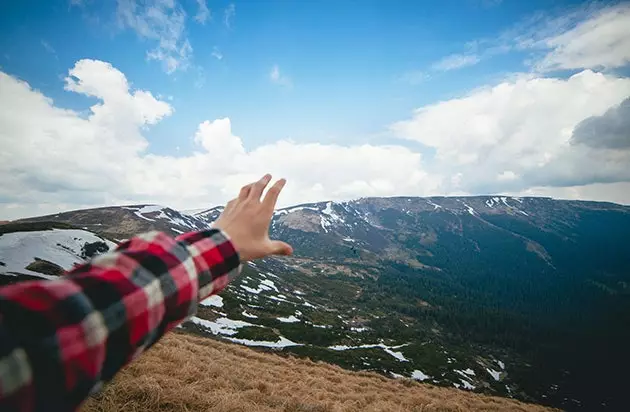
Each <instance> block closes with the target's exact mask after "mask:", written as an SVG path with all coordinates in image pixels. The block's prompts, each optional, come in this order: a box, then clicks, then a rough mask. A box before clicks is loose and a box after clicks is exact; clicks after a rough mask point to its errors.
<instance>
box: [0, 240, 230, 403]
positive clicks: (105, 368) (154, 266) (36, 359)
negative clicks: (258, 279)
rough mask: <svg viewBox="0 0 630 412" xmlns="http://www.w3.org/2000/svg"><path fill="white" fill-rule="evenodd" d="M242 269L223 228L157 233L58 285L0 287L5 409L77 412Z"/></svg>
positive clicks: (0, 393)
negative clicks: (87, 400) (70, 411)
mask: <svg viewBox="0 0 630 412" xmlns="http://www.w3.org/2000/svg"><path fill="white" fill-rule="evenodd" d="M240 269H241V265H240V261H239V256H238V253H237V252H236V250H235V249H234V246H233V244H232V243H231V241H230V240H229V239H228V238H227V235H226V234H225V233H223V232H221V231H219V230H217V229H211V230H206V231H201V232H191V233H187V234H184V235H182V236H179V237H177V238H176V239H173V238H172V237H170V236H167V235H165V234H164V233H160V232H150V233H146V234H144V235H141V236H138V237H134V238H132V239H130V240H128V241H126V242H124V243H123V244H121V245H119V247H118V248H117V249H116V250H115V251H114V252H111V253H108V254H105V255H102V256H100V257H97V258H95V259H93V260H92V261H91V262H89V263H86V264H84V265H82V266H79V267H77V268H75V269H73V270H72V271H70V272H69V273H68V276H66V277H63V278H60V279H58V280H50V281H33V282H23V283H18V284H15V285H11V286H7V287H4V288H0V410H1V411H44V410H45V411H68V410H75V409H76V408H77V407H78V406H79V405H80V404H81V402H82V401H83V400H84V399H85V398H86V397H87V396H88V395H89V394H90V393H92V392H95V391H97V390H98V389H99V388H100V387H101V386H102V384H103V383H104V382H107V381H109V380H110V379H111V378H112V377H113V376H114V375H115V374H116V372H118V371H119V370H120V369H121V368H122V367H123V366H125V365H126V364H127V363H129V362H130V361H131V360H133V359H134V358H135V357H137V356H138V355H139V354H141V353H142V352H143V351H144V350H146V349H147V348H148V347H150V346H151V345H153V344H154V343H155V342H156V341H157V340H158V339H159V338H160V337H161V336H162V335H164V334H165V333H166V332H168V331H169V330H171V329H173V328H174V327H175V326H177V325H179V324H180V323H181V322H182V321H184V320H186V319H187V318H189V317H190V316H192V315H193V314H194V313H195V311H196V307H197V302H198V301H200V300H203V299H205V298H206V297H208V296H210V295H212V294H215V293H218V292H219V291H221V290H222V289H223V288H224V287H225V286H226V285H227V284H228V282H229V280H230V279H231V278H232V277H234V276H236V275H237V274H238V273H239V272H240Z"/></svg>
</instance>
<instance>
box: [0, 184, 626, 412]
mask: <svg viewBox="0 0 630 412" xmlns="http://www.w3.org/2000/svg"><path fill="white" fill-rule="evenodd" d="M221 210H222V208H221V207H214V208H210V209H206V210H204V211H201V212H199V213H196V214H195V215H193V216H190V215H186V214H182V213H180V212H177V211H176V210H174V209H170V208H165V207H160V206H154V205H128V206H124V207H109V208H101V209H89V210H82V211H75V212H66V213H61V214H57V215H49V216H45V217H40V218H32V219H26V221H27V222H31V223H36V222H38V221H45V220H51V219H52V220H57V221H59V222H62V223H69V224H72V225H74V226H78V227H85V228H87V229H89V230H93V231H95V232H97V233H99V234H100V235H103V236H105V235H107V236H109V237H110V238H112V237H113V238H114V239H115V240H121V239H122V238H126V237H129V236H132V235H133V234H135V233H137V231H145V230H164V231H166V232H167V233H170V234H172V235H177V234H178V233H179V232H182V231H185V230H193V228H195V229H203V228H207V227H210V225H211V222H212V221H213V220H214V219H216V217H218V215H219V214H220V212H221ZM270 232H271V236H272V237H274V238H279V239H282V240H284V241H287V242H289V243H291V244H292V245H293V246H294V250H295V254H294V256H293V257H291V258H267V259H264V260H261V261H257V262H251V263H250V264H247V265H245V267H244V273H243V275H242V276H241V277H240V278H238V279H237V280H236V281H235V282H234V283H233V284H231V285H230V286H229V287H228V288H227V289H226V290H225V291H224V292H223V293H222V294H221V295H220V296H219V297H217V298H216V299H214V300H211V301H209V302H206V303H205V304H204V303H202V304H201V306H200V308H199V312H198V315H197V317H196V318H193V319H192V321H191V322H189V323H187V324H185V325H184V329H185V330H188V331H189V332H192V333H196V334H202V335H204V336H213V337H219V338H222V339H227V340H231V341H232V342H236V343H240V344H243V345H247V346H257V347H264V348H268V349H270V350H282V351H285V352H289V353H292V354H296V355H299V356H307V357H310V358H311V359H314V360H324V361H327V362H331V363H335V364H338V365H341V366H343V367H345V368H348V369H353V370H370V371H375V372H378V373H381V374H384V375H388V376H395V377H400V376H404V377H409V378H412V379H417V380H425V381H429V382H431V383H433V384H436V385H442V386H456V387H459V388H462V389H465V390H474V391H478V392H484V393H488V394H494V395H501V396H508V397H515V398H518V399H521V400H526V401H536V402H541V403H544V404H547V405H552V406H556V407H562V408H565V409H569V410H571V409H580V408H585V409H586V410H589V408H590V409H593V408H597V409H599V408H602V407H603V406H602V405H604V406H607V407H608V408H610V409H611V410H615V405H619V404H618V403H617V402H620V401H621V400H620V398H619V397H618V396H616V395H615V394H616V393H618V392H619V390H620V386H619V385H621V379H622V376H621V375H618V374H617V373H616V372H614V371H612V372H611V370H609V368H607V367H606V365H608V364H612V363H615V364H622V365H623V364H625V363H624V362H627V363H628V366H629V367H630V362H628V360H627V357H626V356H625V352H624V349H623V348H624V347H625V346H624V345H627V344H630V336H629V333H628V332H627V328H625V327H624V325H626V324H630V323H628V322H630V316H628V313H630V279H629V278H628V274H629V273H630V262H628V259H627V256H629V255H630V249H629V247H628V243H627V242H626V241H625V240H626V237H627V233H629V232H630V207H628V206H623V205H617V204H614V203H605V202H588V201H586V202H585V201H565V200H554V199H551V198H539V197H524V198H516V197H507V196H473V197H429V198H419V197H389V198H362V199H357V200H354V201H348V202H332V201H328V202H316V203H304V204H301V205H295V206H290V207H286V208H281V209H278V210H276V211H275V212H274V216H273V219H272V223H271V228H270ZM0 239H1V237H0ZM219 298H220V299H219ZM611 313H614V314H615V316H612V317H611V315H610V314H611ZM565 372H568V373H569V374H568V375H567V374H566V373H565ZM590 376H598V379H597V380H596V381H595V380H593V379H592V378H590Z"/></svg>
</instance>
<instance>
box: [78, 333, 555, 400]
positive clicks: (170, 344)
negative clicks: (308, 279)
mask: <svg viewBox="0 0 630 412" xmlns="http://www.w3.org/2000/svg"><path fill="white" fill-rule="evenodd" d="M469 410H479V411H544V410H547V409H545V408H543V407H541V406H537V405H529V404H524V403H519V402H516V401H513V400H510V399H504V398H496V397H489V396H482V395H477V394H473V393H467V392H463V391H459V390H455V389H447V388H439V387H435V386H431V385H425V384H418V383H415V382H412V381H409V380H394V379H387V378H384V377H382V376H380V375H377V374H373V373H356V372H350V371H346V370H343V369H341V368H339V367H337V366H332V365H328V364H324V363H314V362H311V361H309V360H303V359H297V358H287V357H282V356H278V355H274V354H269V353H262V352H258V351H254V350H252V349H249V348H246V347H242V346H238V345H233V344H228V343H223V342H218V341H215V340H211V339H206V338H201V337H197V336H190V335H184V334H181V333H171V334H169V335H168V336H166V337H165V338H164V339H163V340H162V342H161V343H158V344H157V345H156V346H155V347H154V348H152V349H151V350H149V351H148V352H147V353H145V354H144V355H143V356H142V357H141V358H140V359H138V360H137V361H136V362H134V363H132V364H131V365H130V366H129V367H128V368H126V369H125V370H124V371H123V372H122V373H120V374H119V376H117V377H116V379H115V380H114V381H113V382H112V383H111V384H109V385H108V386H107V387H105V388H104V390H103V392H101V393H100V394H99V395H97V396H96V397H95V398H93V399H90V400H89V401H88V402H87V403H86V404H85V405H84V407H83V412H96V411H99V412H113V411H126V412H136V411H152V412H162V411H173V412H174V411H177V412H179V411H235V412H236V411H243V412H245V411H260V412H266V411H286V412H289V411H291V412H293V411H295V412H307V411H308V412H337V411H339V412H341V411H344V412H354V411H388V412H395V411H469Z"/></svg>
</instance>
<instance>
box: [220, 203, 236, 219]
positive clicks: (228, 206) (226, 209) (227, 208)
mask: <svg viewBox="0 0 630 412" xmlns="http://www.w3.org/2000/svg"><path fill="white" fill-rule="evenodd" d="M235 204H236V199H232V200H230V201H229V202H227V203H226V205H225V207H224V208H223V211H222V212H221V215H220V216H223V215H227V214H229V213H230V212H231V211H232V209H233V208H234V205H235Z"/></svg>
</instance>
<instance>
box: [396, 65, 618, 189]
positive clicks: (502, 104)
mask: <svg viewBox="0 0 630 412" xmlns="http://www.w3.org/2000/svg"><path fill="white" fill-rule="evenodd" d="M629 94H630V79H628V78H620V77H615V76H612V75H604V74H602V73H595V72H592V71H590V70H586V71H583V72H580V73H578V74H575V75H574V76H571V77H570V78H568V79H558V78H544V77H536V76H534V75H522V76H520V77H517V78H516V79H513V80H510V81H505V82H502V83H500V84H498V85H496V86H493V87H486V88H481V89H478V90H475V91H473V92H471V93H470V94H468V95H467V96H464V97H462V98H457V99H452V100H447V101H443V102H439V103H436V104H431V105H427V106H424V107H421V108H419V109H417V110H415V112H414V114H413V116H412V117H411V118H410V119H407V120H403V121H400V122H397V123H394V124H393V125H391V127H390V129H391V131H392V132H393V133H394V135H395V136H397V137H400V138H404V139H408V140H413V141H416V142H419V143H421V144H422V145H424V146H426V147H428V148H430V149H432V150H433V151H434V152H435V155H434V157H433V158H432V159H425V165H426V167H427V170H428V171H430V172H433V173H439V174H440V175H443V176H449V175H451V176H452V175H454V174H455V173H462V174H463V176H462V178H461V179H460V181H459V183H460V185H461V187H462V188H464V189H465V190H466V191H469V192H472V193H480V192H495V191H507V190H510V191H517V190H524V189H526V188H528V187H532V186H552V187H554V186H576V185H585V184H591V183H604V182H605V183H611V182H626V181H630V170H629V168H628V167H627V165H628V164H630V151H627V150H593V149H592V148H589V147H586V146H584V145H575V144H571V143H572V136H573V131H574V130H575V129H576V128H577V130H579V126H578V125H579V124H580V123H581V122H582V121H583V120H584V119H587V118H589V117H591V116H600V115H602V114H604V113H606V111H607V110H609V109H610V108H611V107H613V106H616V105H618V104H619V103H620V102H621V101H623V100H624V99H625V98H627V96H628V95H629ZM605 117H609V116H605ZM452 189H453V187H448V186H445V187H443V190H444V191H445V192H449V191H450V190H452Z"/></svg>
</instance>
